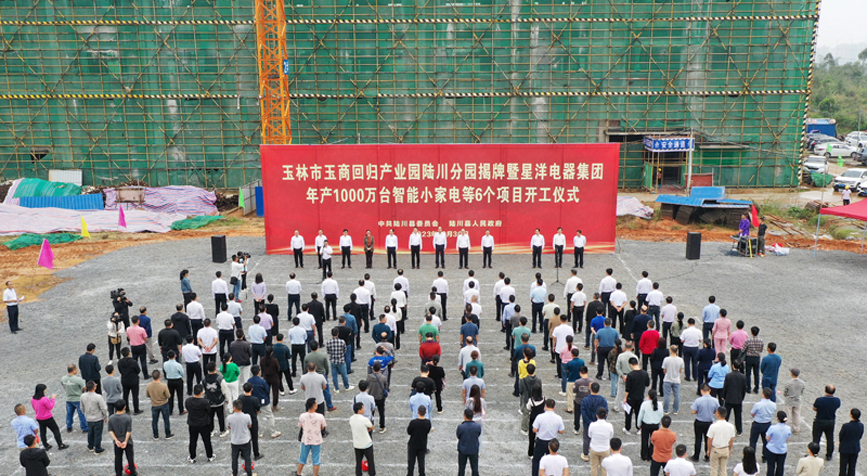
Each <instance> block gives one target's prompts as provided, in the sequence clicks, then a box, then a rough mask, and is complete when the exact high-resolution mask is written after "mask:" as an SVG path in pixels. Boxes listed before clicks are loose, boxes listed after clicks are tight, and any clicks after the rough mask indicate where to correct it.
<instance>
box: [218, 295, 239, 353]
mask: <svg viewBox="0 0 867 476" xmlns="http://www.w3.org/2000/svg"><path fill="white" fill-rule="evenodd" d="M228 309H229V305H228V304H226V303H223V307H222V312H220V313H219V314H217V318H216V321H217V332H218V333H219V336H220V355H221V356H222V355H223V354H225V353H226V347H227V346H228V345H229V344H231V343H232V341H233V340H235V317H234V316H232V315H231V314H229V312H228V311H227V310H228Z"/></svg>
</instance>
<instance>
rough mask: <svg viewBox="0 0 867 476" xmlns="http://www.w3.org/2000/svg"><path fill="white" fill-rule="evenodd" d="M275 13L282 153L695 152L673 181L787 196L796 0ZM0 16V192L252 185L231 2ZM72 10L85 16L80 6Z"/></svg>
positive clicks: (806, 64) (799, 20) (799, 43)
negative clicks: (675, 148) (646, 142)
mask: <svg viewBox="0 0 867 476" xmlns="http://www.w3.org/2000/svg"><path fill="white" fill-rule="evenodd" d="M402 1H403V2H404V3H400V2H401V0H387V1H386V0H339V1H332V2H328V1H326V2H324V3H323V2H321V1H319V2H316V3H315V4H313V3H311V2H310V1H309V0H286V3H285V15H286V38H285V39H286V55H287V59H288V72H289V74H288V75H287V76H286V78H285V80H286V81H287V84H288V91H289V97H290V99H291V111H292V112H291V121H292V136H293V138H292V140H293V143H298V144H311V143H313V144H317V143H321V144H324V143H347V142H352V143H355V142H365V143H474V142H475V143H482V142H485V143H535V142H542V143H546V142H547V143H550V142H561V143H562V142H602V141H612V142H620V143H622V148H621V149H622V152H621V168H620V170H621V172H620V186H621V187H624V188H639V187H641V186H642V184H643V183H644V174H645V167H644V163H645V159H646V157H645V152H644V148H643V146H642V140H643V138H644V136H645V135H659V134H688V133H692V134H694V135H695V137H696V142H697V147H696V151H695V158H694V167H693V173H696V174H699V173H713V176H714V181H715V184H718V185H726V186H730V187H790V186H792V185H794V184H796V183H797V182H798V168H799V161H800V152H801V147H802V134H803V121H804V117H805V111H806V106H807V100H808V97H809V92H810V87H811V81H812V58H813V53H814V46H815V29H816V24H817V19H818V2H817V1H815V0H740V1H732V2H722V1H716V0H670V1H666V2H654V1H651V0H586V1H580V2H575V1H571V0H569V1H567V0H540V1H535V0H533V1H527V0H525V1H521V0H505V1H504V0H487V1H484V0H479V1H466V2H454V1H453V0H417V1H415V2H410V1H407V0H402ZM19 3H21V2H3V3H0V41H2V49H0V89H2V90H3V91H4V92H0V176H2V177H3V178H15V177H18V176H40V177H42V178H47V171H48V170H49V169H63V168H77V169H82V170H83V172H84V183H86V184H90V183H93V184H102V183H116V182H119V181H124V180H126V179H127V178H130V179H131V178H135V179H141V180H145V181H146V182H148V183H150V184H153V185H162V184H169V183H171V184H193V185H199V186H207V187H234V186H238V185H241V184H243V183H248V182H251V181H253V180H256V179H257V178H259V175H260V170H259V161H258V157H259V155H258V144H259V143H260V138H261V136H262V122H261V121H262V117H261V116H260V114H259V104H258V95H259V82H258V79H259V78H258V62H257V56H256V55H257V45H256V31H255V30H256V25H255V19H254V9H253V3H254V2H253V1H252V0H251V1H250V2H238V1H230V0H173V1H172V2H168V3H170V4H171V6H164V4H166V3H167V2H162V1H157V0H130V1H129V2H124V3H125V5H123V6H121V5H114V3H115V2H114V1H111V0H90V1H87V2H75V8H73V6H71V5H68V4H64V5H59V4H58V3H57V2H50V1H48V0H34V1H33V2H26V3H27V5H24V4H23V3H21V4H19ZM82 3H85V4H87V7H86V8H85V7H82V5H81V4H82Z"/></svg>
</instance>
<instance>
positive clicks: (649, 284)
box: [635, 271, 653, 309]
mask: <svg viewBox="0 0 867 476" xmlns="http://www.w3.org/2000/svg"><path fill="white" fill-rule="evenodd" d="M648 276H649V273H648V272H647V271H642V272H641V279H639V280H638V284H636V285H635V300H636V301H638V309H641V306H643V305H644V304H645V303H647V295H648V294H650V291H652V290H653V281H651V280H650V279H649V278H648Z"/></svg>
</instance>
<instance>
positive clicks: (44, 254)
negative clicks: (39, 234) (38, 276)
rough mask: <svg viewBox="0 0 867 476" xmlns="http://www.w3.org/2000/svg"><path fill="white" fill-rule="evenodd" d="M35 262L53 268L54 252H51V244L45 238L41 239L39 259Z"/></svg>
mask: <svg viewBox="0 0 867 476" xmlns="http://www.w3.org/2000/svg"><path fill="white" fill-rule="evenodd" d="M36 264H38V265H39V266H42V267H43V268H48V269H54V253H52V252H51V244H49V243H48V240H47V239H43V240H42V249H41V250H39V260H38V261H36Z"/></svg>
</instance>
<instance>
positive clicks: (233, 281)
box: [229, 276, 238, 286]
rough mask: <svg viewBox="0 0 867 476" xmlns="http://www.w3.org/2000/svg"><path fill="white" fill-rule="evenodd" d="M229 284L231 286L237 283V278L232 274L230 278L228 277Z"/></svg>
mask: <svg viewBox="0 0 867 476" xmlns="http://www.w3.org/2000/svg"><path fill="white" fill-rule="evenodd" d="M229 284H231V285H232V286H234V285H236V284H238V278H236V277H234V276H232V277H231V279H229Z"/></svg>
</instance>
